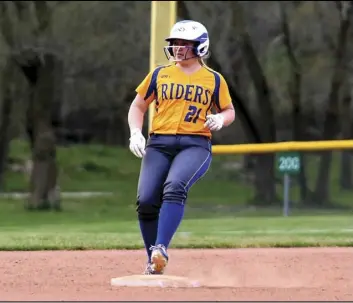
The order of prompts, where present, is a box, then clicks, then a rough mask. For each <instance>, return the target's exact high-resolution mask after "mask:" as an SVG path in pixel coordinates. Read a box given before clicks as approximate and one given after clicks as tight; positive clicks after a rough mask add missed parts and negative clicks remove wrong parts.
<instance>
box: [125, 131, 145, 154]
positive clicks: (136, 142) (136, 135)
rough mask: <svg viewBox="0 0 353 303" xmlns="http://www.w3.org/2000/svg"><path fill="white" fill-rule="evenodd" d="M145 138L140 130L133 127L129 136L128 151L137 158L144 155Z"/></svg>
mask: <svg viewBox="0 0 353 303" xmlns="http://www.w3.org/2000/svg"><path fill="white" fill-rule="evenodd" d="M145 147H146V139H145V137H144V136H143V135H142V133H141V130H139V129H138V128H135V129H133V130H132V131H131V136H130V146H129V148H130V151H131V152H132V153H133V154H134V155H135V156H136V157H138V158H142V157H143V156H144V155H145Z"/></svg>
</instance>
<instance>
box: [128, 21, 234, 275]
mask: <svg viewBox="0 0 353 303" xmlns="http://www.w3.org/2000/svg"><path fill="white" fill-rule="evenodd" d="M166 41H167V42H168V44H169V45H168V46H166V47H165V48H164V51H165V54H166V56H167V58H168V60H169V61H171V62H172V63H171V64H170V65H165V66H159V67H157V68H155V69H154V70H153V71H151V72H150V73H149V74H148V75H147V76H146V78H145V79H144V80H143V81H142V83H141V84H140V85H139V86H138V87H137V89H136V92H137V95H136V97H135V99H134V100H133V102H132V104H131V106H130V109H129V114H128V121H129V127H130V132H131V137H130V146H129V147H130V150H131V152H132V153H133V154H134V155H136V156H137V157H140V158H142V164H141V171H140V176H139V181H138V188H137V203H136V205H137V209H136V211H137V213H138V220H139V225H140V230H141V234H142V238H143V241H144V244H145V248H146V251H147V257H148V262H147V267H146V269H145V272H144V273H145V274H163V272H164V269H165V266H166V265H167V263H168V254H167V249H168V246H169V244H170V242H171V240H172V238H173V236H174V233H175V232H176V230H177V228H178V226H179V224H180V222H181V220H182V218H183V215H184V206H185V202H186V199H187V196H188V191H189V189H190V188H191V186H192V185H194V184H195V182H197V181H198V180H199V179H200V178H201V177H202V176H203V175H204V174H205V173H206V172H207V170H208V168H209V166H210V164H211V159H212V150H211V131H218V130H220V129H221V128H222V127H223V126H228V125H230V124H231V123H232V122H233V121H234V116H235V114H234V108H233V105H232V102H231V97H230V94H229V91H228V85H227V83H226V81H225V79H224V78H223V76H222V75H221V74H220V73H218V72H215V71H214V70H212V69H210V68H209V67H207V66H206V65H205V64H204V63H203V60H202V59H203V58H205V57H206V56H208V55H209V44H210V40H209V36H208V32H207V29H206V28H205V27H204V26H203V25H202V24H200V23H199V22H195V21H189V20H187V21H181V22H177V23H176V24H175V25H174V26H173V28H172V30H171V32H170V36H169V37H168V38H166ZM153 100H155V106H154V109H153V110H154V117H153V121H152V129H151V132H150V134H149V135H150V136H149V138H148V141H147V144H146V140H145V138H144V136H143V134H142V132H141V129H142V125H143V119H144V115H145V113H146V111H147V109H148V106H149V104H150V103H151V102H152V101H153Z"/></svg>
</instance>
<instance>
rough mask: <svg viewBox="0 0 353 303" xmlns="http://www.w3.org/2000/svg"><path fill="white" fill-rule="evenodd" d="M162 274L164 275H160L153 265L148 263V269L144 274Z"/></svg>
mask: <svg viewBox="0 0 353 303" xmlns="http://www.w3.org/2000/svg"><path fill="white" fill-rule="evenodd" d="M161 274H162V273H158V272H156V271H155V270H154V269H153V268H152V263H147V266H146V269H145V271H144V272H143V275H161Z"/></svg>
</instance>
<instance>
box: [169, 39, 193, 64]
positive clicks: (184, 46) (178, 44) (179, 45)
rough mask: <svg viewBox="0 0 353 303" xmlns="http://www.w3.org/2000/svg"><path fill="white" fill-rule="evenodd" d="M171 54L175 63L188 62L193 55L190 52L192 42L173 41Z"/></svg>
mask: <svg viewBox="0 0 353 303" xmlns="http://www.w3.org/2000/svg"><path fill="white" fill-rule="evenodd" d="M172 46H173V53H174V57H175V59H176V60H177V61H180V60H188V59H191V58H194V57H195V55H194V53H193V51H192V48H193V47H194V42H191V41H187V40H181V39H176V40H174V41H173V45H172Z"/></svg>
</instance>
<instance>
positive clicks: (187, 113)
mask: <svg viewBox="0 0 353 303" xmlns="http://www.w3.org/2000/svg"><path fill="white" fill-rule="evenodd" d="M136 92H137V93H138V94H140V95H141V96H142V97H143V98H144V100H145V101H146V102H147V103H148V105H149V104H151V103H152V102H153V101H155V105H154V109H153V110H154V115H153V121H152V128H151V131H150V133H154V134H174V135H177V134H186V135H203V136H207V137H211V131H210V130H209V129H208V128H205V127H204V123H205V121H206V116H207V115H209V114H210V113H211V111H212V110H213V109H215V110H216V111H217V112H220V111H222V110H223V109H224V108H226V107H227V106H228V105H230V104H231V102H232V100H231V97H230V94H229V90H228V85H227V83H226V81H225V79H224V78H223V76H222V75H221V74H220V73H218V72H216V71H214V70H212V69H210V68H209V67H207V66H202V67H201V68H200V69H199V70H198V71H196V72H194V73H193V74H191V75H188V74H186V73H184V72H183V71H182V70H181V69H180V68H179V67H177V66H176V65H174V64H172V65H164V66H158V67H157V68H155V69H154V70H153V71H151V72H150V73H148V75H147V76H146V77H145V79H144V80H143V81H142V82H141V83H140V85H139V86H138V87H137V88H136Z"/></svg>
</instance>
